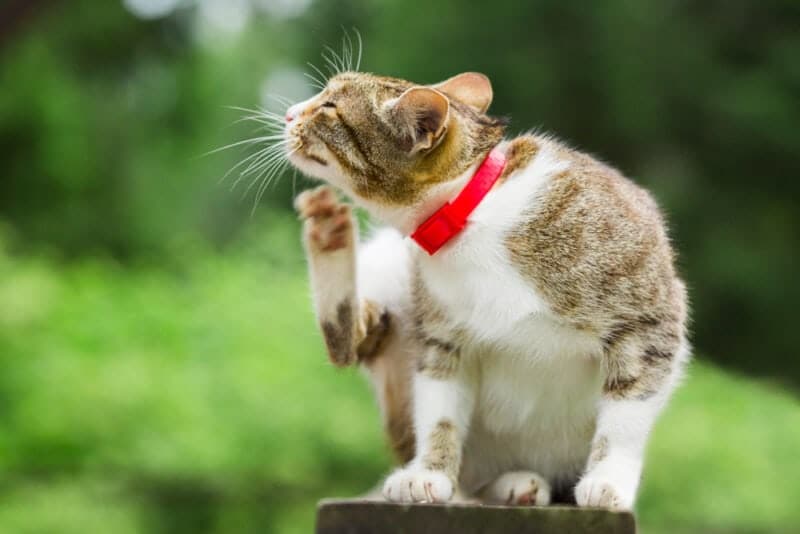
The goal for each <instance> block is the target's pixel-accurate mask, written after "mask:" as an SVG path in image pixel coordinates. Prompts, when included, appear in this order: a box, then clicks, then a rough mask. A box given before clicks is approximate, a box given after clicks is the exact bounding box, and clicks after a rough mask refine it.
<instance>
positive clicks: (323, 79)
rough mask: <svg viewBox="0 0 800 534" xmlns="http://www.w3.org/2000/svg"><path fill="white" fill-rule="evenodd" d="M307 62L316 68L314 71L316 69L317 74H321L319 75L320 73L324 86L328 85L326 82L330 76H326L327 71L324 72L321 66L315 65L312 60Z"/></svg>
mask: <svg viewBox="0 0 800 534" xmlns="http://www.w3.org/2000/svg"><path fill="white" fill-rule="evenodd" d="M306 63H307V64H308V66H309V67H311V68H312V69H314V71H315V72H316V73H317V74H319V75H320V81H321V82H322V85H323V86H324V85H326V84H327V83H328V77H327V76H325V73H324V72H322V71H321V70H320V69H319V67H317V66H316V65H314V64H313V63H311V62H310V61H307V62H306Z"/></svg>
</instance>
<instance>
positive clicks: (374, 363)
mask: <svg viewBox="0 0 800 534" xmlns="http://www.w3.org/2000/svg"><path fill="white" fill-rule="evenodd" d="M492 97H493V92H492V87H491V83H490V81H489V80H488V78H487V77H486V76H484V75H482V74H478V73H472V72H468V73H463V74H460V75H457V76H454V77H452V78H450V79H448V80H446V81H444V82H441V83H438V84H435V85H420V84H415V83H411V82H408V81H405V80H401V79H396V78H390V77H384V76H377V75H373V74H367V73H360V72H341V73H337V74H336V75H334V76H333V77H332V78H331V79H330V80H328V81H327V84H326V86H325V87H324V88H323V89H322V90H321V92H320V93H319V94H317V95H315V96H313V97H311V98H310V99H308V100H306V101H304V102H301V103H298V104H295V105H293V106H291V107H290V108H289V109H288V111H287V113H286V117H285V127H284V128H285V129H284V135H285V141H286V146H287V149H286V150H287V155H288V158H289V161H290V162H291V163H292V164H293V165H294V166H295V167H297V168H298V169H300V170H301V171H302V172H304V173H305V174H308V175H310V176H312V177H315V178H318V179H321V180H323V181H324V182H327V184H329V185H322V186H320V187H318V188H316V189H313V190H310V191H305V192H303V193H301V194H300V195H299V196H298V197H297V199H296V202H295V206H296V208H297V210H298V212H299V214H300V217H301V219H302V220H303V221H304V223H303V224H304V228H303V242H304V246H305V250H306V254H307V257H308V263H309V272H310V280H311V286H312V291H313V300H314V307H315V311H316V314H317V317H318V321H319V324H320V327H321V331H322V334H323V338H324V340H325V344H326V347H327V351H328V353H329V356H330V359H331V361H332V362H333V363H334V364H336V365H340V366H345V365H350V364H359V365H361V366H363V367H364V368H365V369H366V371H367V374H368V375H369V376H370V378H371V380H372V383H373V385H374V389H375V394H376V396H377V399H378V403H379V406H380V408H381V413H382V416H383V421H384V425H385V429H386V433H387V435H388V437H389V440H390V442H391V444H392V446H393V448H394V450H395V452H396V453H397V456H398V458H399V460H400V461H401V462H402V464H403V466H402V467H399V468H398V469H397V470H396V471H394V472H393V473H391V474H390V475H389V476H388V478H386V480H385V482H384V484H383V489H382V493H383V496H384V497H385V498H386V499H387V500H389V501H393V502H401V503H412V502H446V501H449V500H451V499H453V498H454V497H455V496H459V497H470V498H478V499H480V500H481V501H482V502H486V503H503V504H509V505H546V504H549V503H551V502H573V503H577V505H579V506H600V507H608V508H611V509H617V510H630V509H632V507H633V506H634V502H635V497H636V493H637V488H638V486H639V482H640V478H641V472H642V464H643V456H644V453H645V446H646V441H647V437H648V434H649V432H650V430H651V428H652V426H653V424H654V421H655V420H656V418H657V416H658V414H659V412H660V411H661V410H662V409H663V407H664V406H665V404H666V402H667V401H668V398H669V396H670V395H671V393H672V391H673V390H674V389H675V387H676V386H677V384H678V383H679V380H680V376H681V373H682V370H683V368H684V367H685V364H686V363H687V362H688V360H689V355H690V347H689V343H688V341H687V293H686V289H685V285H684V283H683V282H682V281H681V279H680V278H679V276H678V274H677V273H676V268H675V258H674V253H673V251H672V248H671V245H670V241H669V238H668V236H667V232H666V229H665V222H664V220H663V218H662V215H661V214H660V211H659V209H658V207H657V205H656V203H655V202H654V201H653V199H652V197H651V196H650V195H649V194H648V193H647V192H646V191H644V190H643V189H642V188H640V187H639V186H637V185H635V184H634V183H633V182H632V181H630V180H628V179H627V178H625V177H624V176H623V175H622V174H620V173H619V172H618V171H617V170H615V169H614V168H612V167H610V166H608V165H605V164H603V163H601V162H599V161H597V160H596V159H593V158H592V157H590V156H588V155H586V154H583V153H581V152H578V151H576V150H573V149H571V148H569V147H567V146H566V145H564V144H563V143H561V142H559V141H557V140H556V139H554V138H553V137H550V136H546V135H541V134H524V135H521V136H519V137H516V138H513V139H505V138H504V135H505V127H506V123H505V121H504V120H500V119H497V118H493V117H491V116H489V115H487V114H486V112H487V109H488V108H489V105H490V104H491V101H492ZM489 154H492V156H491V157H499V158H500V160H501V164H502V166H501V167H498V169H500V168H502V172H500V173H499V174H498V172H499V171H495V174H496V175H497V176H496V182H495V183H494V185H493V186H492V187H491V189H490V190H488V193H486V194H485V197H484V198H483V199H482V200H481V201H480V202H477V203H476V204H477V205H476V206H474V211H472V213H471V214H470V215H469V217H468V220H467V222H466V225H465V227H464V228H463V230H461V231H460V232H459V231H458V230H456V231H455V232H451V233H452V234H453V235H448V237H449V240H447V241H446V242H445V243H444V244H443V246H442V247H441V248H440V249H439V250H436V251H435V252H434V251H426V250H423V247H422V246H420V245H418V244H417V243H415V242H414V241H413V240H412V239H409V238H408V237H407V236H409V235H412V234H415V231H417V229H418V228H419V227H420V225H421V224H422V223H424V222H425V221H426V220H427V219H428V218H429V217H430V216H431V214H433V213H435V212H437V210H439V208H441V207H442V206H444V205H445V204H447V203H448V201H451V200H452V199H453V198H455V197H456V196H457V195H458V194H459V192H460V191H462V189H463V188H464V187H465V186H466V184H468V183H472V181H473V180H472V179H473V176H474V175H475V174H476V172H477V171H479V170H481V171H480V172H484V171H483V170H482V169H483V168H484V167H485V166H486V163H485V162H487V161H489V156H487V155H489ZM498 154H499V156H498ZM330 186H333V188H335V189H336V190H338V191H340V192H341V193H343V194H345V195H346V196H347V197H349V198H351V199H352V200H353V201H354V202H355V203H356V204H357V205H359V206H361V207H363V208H365V209H366V210H367V211H368V212H369V213H370V214H371V215H372V216H374V217H375V218H377V219H379V220H381V221H383V222H384V223H385V224H386V228H383V229H381V230H379V231H377V232H376V233H375V235H374V236H373V237H372V238H371V239H370V240H368V241H367V242H366V243H359V236H358V231H357V225H356V221H355V219H354V217H353V214H352V210H351V207H350V206H349V205H347V204H344V203H342V202H340V201H339V200H338V198H337V193H336V192H335V191H334V189H332V188H331V187H330Z"/></svg>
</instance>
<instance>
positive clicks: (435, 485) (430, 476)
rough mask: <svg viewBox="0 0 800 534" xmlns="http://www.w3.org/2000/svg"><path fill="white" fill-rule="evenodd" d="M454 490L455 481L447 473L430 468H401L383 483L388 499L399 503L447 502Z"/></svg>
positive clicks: (384, 493) (384, 494)
mask: <svg viewBox="0 0 800 534" xmlns="http://www.w3.org/2000/svg"><path fill="white" fill-rule="evenodd" d="M453 492H454V488H453V483H452V482H451V481H450V478H449V477H448V476H447V475H445V474H444V473H441V472H439V471H431V470H429V469H415V468H408V469H399V470H397V471H395V472H394V473H392V474H391V475H389V478H387V479H386V483H384V485H383V496H384V497H385V498H386V500H387V501H391V502H399V503H415V502H425V503H437V502H447V501H449V500H450V499H451V498H452V497H453Z"/></svg>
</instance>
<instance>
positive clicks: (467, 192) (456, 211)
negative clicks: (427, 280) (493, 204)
mask: <svg viewBox="0 0 800 534" xmlns="http://www.w3.org/2000/svg"><path fill="white" fill-rule="evenodd" d="M505 168H506V156H505V154H503V153H502V152H501V151H500V150H499V149H498V148H497V147H495V148H493V149H492V151H491V152H489V155H488V156H486V159H485V160H483V163H481V165H480V167H478V170H477V171H475V174H473V175H472V178H470V180H469V182H467V185H465V186H464V189H462V190H461V192H460V193H459V194H458V196H457V197H456V198H455V200H453V201H452V202H446V203H445V204H444V206H442V207H441V208H439V209H438V210H436V211H435V212H434V213H433V215H431V216H430V217H428V219H427V220H426V221H425V222H424V223H422V224H420V225H419V227H418V228H417V229H416V230H415V231H414V233H413V234H411V239H413V240H414V241H416V242H417V244H419V246H421V247H422V248H423V249H425V250H426V251H427V252H428V254H430V255H431V256H433V254H435V253H436V251H437V250H439V249H440V248H442V246H444V244H445V243H447V242H448V241H450V240H451V239H453V237H455V236H456V235H457V234H458V233H459V232H460V231H461V230H463V229H464V226H465V225H466V224H467V217H469V215H470V214H471V213H472V212H473V211H474V210H475V208H477V207H478V204H480V203H481V200H483V197H485V196H486V194H487V193H488V192H489V191H490V190H491V189H492V187H493V186H494V184H495V183H496V182H497V179H498V178H500V175H501V174H503V169H505Z"/></svg>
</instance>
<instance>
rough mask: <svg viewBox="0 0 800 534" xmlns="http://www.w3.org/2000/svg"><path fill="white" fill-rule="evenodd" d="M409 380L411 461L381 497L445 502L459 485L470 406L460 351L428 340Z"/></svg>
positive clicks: (472, 399) (472, 401) (470, 392)
mask: <svg viewBox="0 0 800 534" xmlns="http://www.w3.org/2000/svg"><path fill="white" fill-rule="evenodd" d="M425 344H426V345H427V347H428V348H427V351H426V353H425V355H424V356H423V358H422V359H421V360H420V362H419V365H418V370H417V373H416V375H415V376H414V405H413V413H414V429H415V434H416V436H417V448H416V455H415V457H414V459H413V460H412V461H411V462H410V463H409V464H408V465H407V466H405V467H403V468H400V469H398V470H397V471H395V472H394V473H392V474H391V475H390V476H389V478H388V479H386V483H385V484H384V486H383V495H384V497H386V499H387V500H389V501H394V502H404V503H410V502H446V501H449V500H450V499H451V498H452V497H453V495H454V493H455V491H456V489H457V484H458V476H459V470H460V467H461V455H462V449H463V444H464V440H465V438H466V435H467V430H468V423H469V420H470V418H471V416H472V411H473V408H474V404H475V388H474V382H473V381H471V380H469V379H468V376H467V373H466V372H465V370H464V368H463V366H462V365H461V361H460V351H459V349H458V348H457V347H456V346H455V345H454V344H453V343H450V342H444V341H440V340H438V339H434V338H431V339H430V340H426V341H425Z"/></svg>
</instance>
